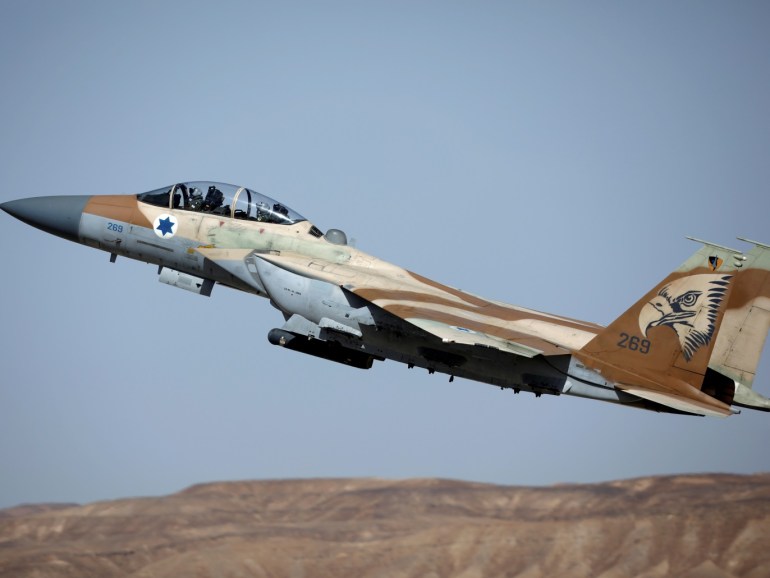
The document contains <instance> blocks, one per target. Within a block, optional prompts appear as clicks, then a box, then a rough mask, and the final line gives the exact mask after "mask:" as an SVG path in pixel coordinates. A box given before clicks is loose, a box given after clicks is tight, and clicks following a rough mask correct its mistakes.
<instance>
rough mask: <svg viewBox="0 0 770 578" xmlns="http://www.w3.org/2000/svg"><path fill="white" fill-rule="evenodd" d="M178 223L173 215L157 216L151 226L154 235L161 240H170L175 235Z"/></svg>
mask: <svg viewBox="0 0 770 578" xmlns="http://www.w3.org/2000/svg"><path fill="white" fill-rule="evenodd" d="M177 225H178V221H177V220H176V217H174V216H173V215H166V214H163V215H158V216H157V217H155V222H154V223H153V224H152V227H153V230H154V231H155V234H156V235H157V236H158V237H160V238H161V239H170V238H171V237H173V236H174V235H175V234H176V228H177Z"/></svg>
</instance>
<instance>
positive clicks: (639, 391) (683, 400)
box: [618, 385, 734, 417]
mask: <svg viewBox="0 0 770 578" xmlns="http://www.w3.org/2000/svg"><path fill="white" fill-rule="evenodd" d="M618 388H619V389H621V390H623V391H624V392H626V393H630V394H631V395H635V396H636V397H641V398H642V399H646V400H648V401H653V402H655V403H658V404H660V405H665V406H666V407H670V408H673V409H676V410H679V411H683V412H685V413H691V414H695V415H708V416H712V417H727V416H729V415H732V414H733V413H734V412H733V411H732V410H731V409H730V406H728V405H725V404H723V403H721V402H718V401H717V400H713V401H714V403H713V404H708V405H707V404H701V403H698V401H697V400H695V399H692V398H687V397H681V396H678V395H674V394H672V393H667V392H662V391H652V390H649V389H646V388H642V387H637V386H627V385H620V386H618ZM717 404H718V405H717ZM720 405H721V406H723V407H719V406H720Z"/></svg>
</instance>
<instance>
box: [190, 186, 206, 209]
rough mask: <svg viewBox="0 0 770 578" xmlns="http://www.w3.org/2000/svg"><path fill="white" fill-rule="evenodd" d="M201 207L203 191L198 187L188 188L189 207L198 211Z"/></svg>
mask: <svg viewBox="0 0 770 578" xmlns="http://www.w3.org/2000/svg"><path fill="white" fill-rule="evenodd" d="M202 207H203V193H201V190H200V189H199V188H198V187H191V188H190V209H191V210H193V211H200V210H201V208H202Z"/></svg>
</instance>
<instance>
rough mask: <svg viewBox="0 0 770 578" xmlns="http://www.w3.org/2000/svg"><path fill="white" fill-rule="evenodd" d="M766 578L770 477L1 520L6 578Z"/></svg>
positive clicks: (366, 485) (379, 495) (456, 488)
mask: <svg viewBox="0 0 770 578" xmlns="http://www.w3.org/2000/svg"><path fill="white" fill-rule="evenodd" d="M392 575H399V576H407V577H409V576H421V577H424V576H432V577H439V576H441V577H443V576H479V577H480V576H485V577H486V576H525V577H528V578H529V577H538V576H603V577H611V576H648V577H655V576H693V577H694V576H704V577H707V578H711V577H713V578H725V577H737V576H748V577H751V578H760V577H766V576H770V474H756V475H751V476H739V475H692V476H672V477H653V478H640V479H633V480H624V481H617V482H608V483H602V484H565V485H558V486H550V487H516V486H499V485H491V484H480V483H471V482H460V481H453V480H441V479H414V480H400V481H392V480H379V479H310V480H275V481H253V482H249V481H243V482H221V483H211V484H202V485H197V486H193V487H190V488H188V489H186V490H183V491H181V492H178V493H176V494H172V495H169V496H164V497H157V498H136V499H124V500H114V501H106V502H97V503H93V504H86V505H81V506H79V505H66V504H57V505H25V506H19V507H16V508H11V509H7V510H0V576H13V577H19V578H23V577H33V576H34V577H36V578H40V577H78V578H88V577H90V576H94V577H96V576H98V577H100V578H112V577H116V578H117V577H127V576H134V577H139V576H147V577H150V576H152V577H158V578H161V577H171V576H191V577H201V578H202V577H215V576H216V577H219V576H227V577H234V578H235V577H244V578H245V577H252V576H254V577H266V576H270V577H273V576H289V577H298V578H301V577H315V576H317V577H321V578H324V577H330V578H331V577H334V578H345V577H348V576H350V577H353V576H355V577H357V578H358V577H368V576H372V577H374V576H392Z"/></svg>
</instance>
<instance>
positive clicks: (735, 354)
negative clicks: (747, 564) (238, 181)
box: [2, 182, 770, 416]
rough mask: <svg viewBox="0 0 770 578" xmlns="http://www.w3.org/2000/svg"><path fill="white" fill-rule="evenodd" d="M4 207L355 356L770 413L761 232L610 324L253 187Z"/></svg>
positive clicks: (520, 382)
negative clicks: (355, 239) (403, 252)
mask: <svg viewBox="0 0 770 578" xmlns="http://www.w3.org/2000/svg"><path fill="white" fill-rule="evenodd" d="M204 190H206V191H207V192H206V194H205V196H204V193H203V191H204ZM2 208H3V209H4V210H5V211H7V212H8V213H10V214H12V215H14V216H15V217H17V218H19V219H21V220H22V221H25V222H27V223H29V224H31V225H33V226H36V227H38V228H41V229H43V230H45V231H47V232H50V233H53V234H56V235H59V236H62V237H64V238H67V239H70V240H73V241H76V242H79V243H83V244H85V245H89V246H92V247H95V248H97V249H101V250H104V251H107V252H109V253H110V254H111V256H112V257H111V260H113V261H114V260H115V258H116V257H117V256H119V255H120V256H125V257H129V258H132V259H137V260H141V261H146V262H149V263H155V264H157V265H158V266H159V272H160V280H161V281H163V282H164V283H168V284H171V285H174V286H177V287H180V288H183V289H187V290H190V291H194V292H196V293H200V294H203V295H209V294H210V293H211V290H212V287H213V286H214V285H215V284H216V283H218V284H222V285H227V286H230V287H234V288H236V289H239V290H242V291H247V292H251V293H254V294H256V295H259V296H262V297H267V298H268V299H270V301H271V302H272V303H273V305H275V306H276V307H277V308H278V309H279V310H281V312H282V313H283V314H284V317H285V319H286V322H285V324H284V325H283V326H282V327H281V328H276V329H273V330H272V331H271V332H270V333H269V335H268V338H269V340H270V341H271V342H272V343H274V344H276V345H281V346H283V347H286V348H288V349H293V350H296V351H300V352H303V353H309V354H311V355H315V356H318V357H323V358H326V359H331V360H333V361H337V362H341V363H345V364H348V365H352V366H355V367H361V368H369V367H371V366H372V364H373V362H374V361H378V360H384V359H393V360H396V361H399V362H402V363H405V364H407V365H409V366H410V367H423V368H425V369H427V370H428V371H429V372H431V373H433V372H440V373H445V374H448V375H449V376H450V379H454V377H464V378H467V379H472V380H476V381H481V382H484V383H489V384H492V385H496V386H499V387H502V388H510V389H513V390H514V391H515V392H517V393H518V392H519V391H529V392H532V393H535V394H536V395H538V396H540V395H542V394H544V393H545V394H552V395H561V394H566V395H576V396H581V397H586V398H590V399H598V400H603V401H610V402H614V403H620V404H624V405H630V406H634V407H640V408H644V409H651V410H655V411H666V412H673V413H685V414H695V415H714V416H727V415H731V414H732V413H737V411H738V410H737V409H736V407H748V408H752V409H760V410H765V411H768V410H770V401H769V400H768V399H766V398H765V397H763V396H762V395H760V394H759V393H757V392H755V391H754V390H753V389H752V388H753V383H754V378H755V375H756V371H757V366H758V364H759V360H760V357H761V352H762V348H763V345H764V341H765V337H766V335H767V332H768V328H769V327H770V248H769V247H768V246H766V245H763V244H761V243H756V242H751V243H752V244H753V245H754V246H753V248H752V249H751V250H750V251H749V252H748V253H746V254H743V253H742V252H740V251H737V250H734V249H729V248H726V247H721V246H718V245H715V244H712V243H706V242H700V243H701V245H702V246H701V247H700V248H699V249H698V251H696V252H695V254H694V255H693V256H692V257H690V258H689V259H687V260H686V261H685V262H684V263H683V264H682V265H681V266H680V267H679V268H678V269H676V270H675V271H673V272H672V273H671V274H670V275H668V276H667V277H666V278H665V279H663V280H662V281H661V282H660V283H658V284H657V285H656V286H655V287H653V288H652V289H650V290H649V291H648V292H647V293H646V294H644V295H643V296H642V297H641V298H640V299H639V300H638V301H637V302H636V303H635V304H634V305H632V306H631V307H630V308H629V309H628V310H627V311H626V312H625V313H623V314H622V315H621V316H620V317H618V319H616V320H615V321H613V322H612V323H611V324H610V325H609V326H607V327H603V326H601V325H599V324H596V323H590V322H584V321H579V320H576V319H570V318H566V317H562V316H558V315H551V314H547V313H543V312H539V311H533V310H531V309H525V308H522V307H517V306H513V305H508V304H505V303H500V302H497V301H492V300H488V299H484V298H482V297H478V296H476V295H472V294H470V293H467V292H464V291H460V290H458V289H454V288H451V287H448V286H445V285H442V284H440V283H437V282H435V281H432V280H430V279H427V278H425V277H422V276H420V275H418V274H416V273H412V272H410V271H407V270H406V269H403V268H401V267H398V266H396V265H393V264H391V263H388V262H385V261H382V260H380V259H378V258H376V257H374V256H372V255H369V254H367V253H364V252H363V251H360V250H358V249H356V248H355V247H351V246H350V245H348V244H347V242H346V238H345V235H344V233H342V232H341V231H338V230H330V231H328V232H327V233H326V234H323V233H322V232H321V231H320V230H319V229H317V228H316V227H315V226H314V225H313V224H311V223H310V222H309V221H307V220H306V219H304V218H303V217H302V216H301V215H299V214H298V213H295V212H294V211H292V210H291V209H289V208H288V207H286V206H285V205H282V204H281V203H278V202H276V201H274V200H273V199H270V198H269V197H265V196H264V195H260V194H259V193H256V192H254V191H252V190H250V189H247V188H244V187H236V186H233V185H226V184H222V183H208V182H194V183H179V184H177V185H174V186H170V187H164V188H162V189H158V190H156V191H151V192H149V193H144V194H140V195H105V196H76V197H75V196H72V197H38V198H30V199H21V200H18V201H11V202H8V203H4V204H3V205H2Z"/></svg>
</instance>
